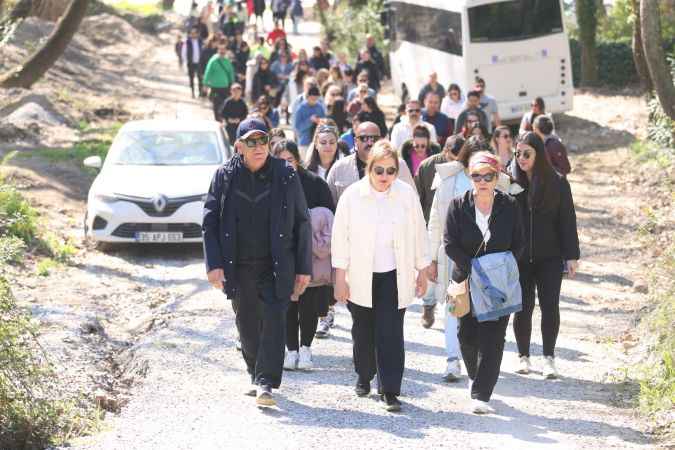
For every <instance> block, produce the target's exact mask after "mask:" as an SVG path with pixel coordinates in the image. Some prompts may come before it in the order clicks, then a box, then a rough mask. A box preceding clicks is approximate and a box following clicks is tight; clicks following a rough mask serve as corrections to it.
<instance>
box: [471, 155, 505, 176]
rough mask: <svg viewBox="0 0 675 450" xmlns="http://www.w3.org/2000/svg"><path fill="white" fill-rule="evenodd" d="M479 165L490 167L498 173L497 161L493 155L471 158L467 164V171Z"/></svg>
mask: <svg viewBox="0 0 675 450" xmlns="http://www.w3.org/2000/svg"><path fill="white" fill-rule="evenodd" d="M480 165H487V166H490V167H491V168H492V170H494V171H495V172H499V166H500V164H499V160H498V159H497V158H496V157H495V156H493V155H489V154H481V155H476V156H475V157H473V158H471V161H470V162H469V170H473V168H474V167H476V166H480Z"/></svg>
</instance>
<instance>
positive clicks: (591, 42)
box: [576, 0, 598, 86]
mask: <svg viewBox="0 0 675 450" xmlns="http://www.w3.org/2000/svg"><path fill="white" fill-rule="evenodd" d="M576 13H577V23H578V24H579V41H580V42H581V84H582V85H587V86H593V85H595V84H597V82H598V51H597V48H596V31H597V27H598V18H597V2H596V1H595V0H577V2H576Z"/></svg>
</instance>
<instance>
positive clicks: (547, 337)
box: [513, 258, 563, 356]
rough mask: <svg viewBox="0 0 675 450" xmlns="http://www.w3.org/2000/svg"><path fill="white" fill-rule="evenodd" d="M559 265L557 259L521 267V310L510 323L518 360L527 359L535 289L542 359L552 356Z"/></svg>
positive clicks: (557, 319)
mask: <svg viewBox="0 0 675 450" xmlns="http://www.w3.org/2000/svg"><path fill="white" fill-rule="evenodd" d="M562 264H563V263H562V260H561V259H560V258H553V259H549V260H546V261H537V262H535V263H532V264H530V263H528V264H527V265H525V266H521V267H520V286H521V288H522V291H523V310H522V311H521V312H519V313H516V315H515V318H514V320H513V332H514V334H515V335H516V343H517V344H518V353H519V354H520V356H530V339H531V337H532V313H533V312H534V298H535V288H536V292H537V296H538V297H539V309H540V310H541V338H542V343H543V347H544V356H555V343H556V340H557V339H558V332H559V331H560V286H561V285H562V276H563V273H562Z"/></svg>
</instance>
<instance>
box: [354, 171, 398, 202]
mask: <svg viewBox="0 0 675 450" xmlns="http://www.w3.org/2000/svg"><path fill="white" fill-rule="evenodd" d="M357 183H358V189H359V194H361V197H367V196H372V197H374V196H375V192H376V191H375V189H374V188H373V187H372V186H371V185H370V178H369V177H368V176H367V175H366V176H365V177H363V178H361V179H360V180H359V181H357ZM402 185H406V184H405V183H404V182H403V181H401V180H398V179H396V180H394V182H393V183H391V187H390V188H389V194H388V195H387V196H388V197H392V198H396V197H398V195H399V193H400V192H401V189H402Z"/></svg>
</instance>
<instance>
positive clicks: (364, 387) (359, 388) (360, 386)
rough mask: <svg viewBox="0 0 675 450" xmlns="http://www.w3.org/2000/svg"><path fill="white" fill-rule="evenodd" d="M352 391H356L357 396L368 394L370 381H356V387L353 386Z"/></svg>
mask: <svg viewBox="0 0 675 450" xmlns="http://www.w3.org/2000/svg"><path fill="white" fill-rule="evenodd" d="M354 392H356V395H358V396H359V397H365V396H366V395H368V394H370V382H369V381H366V382H361V381H357V382H356V387H355V388H354Z"/></svg>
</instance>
